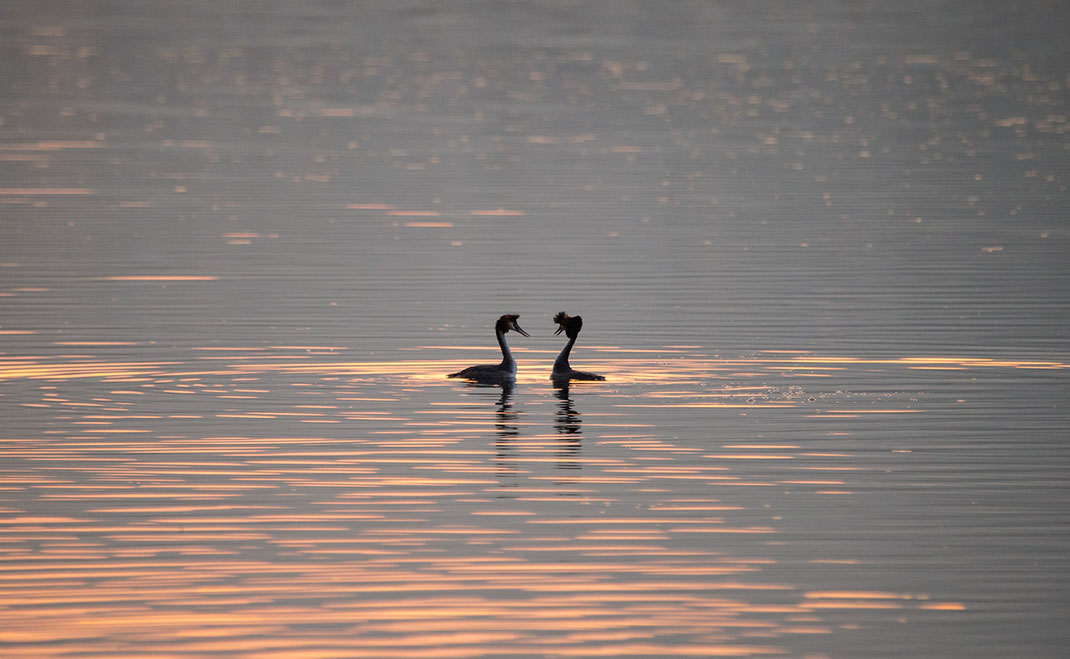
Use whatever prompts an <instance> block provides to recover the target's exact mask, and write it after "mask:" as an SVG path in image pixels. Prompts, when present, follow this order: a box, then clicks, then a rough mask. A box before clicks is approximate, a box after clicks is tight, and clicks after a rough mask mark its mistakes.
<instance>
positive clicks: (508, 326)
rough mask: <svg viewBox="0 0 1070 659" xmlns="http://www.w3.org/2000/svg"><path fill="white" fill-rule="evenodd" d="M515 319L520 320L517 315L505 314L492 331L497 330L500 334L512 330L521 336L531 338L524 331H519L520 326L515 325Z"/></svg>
mask: <svg viewBox="0 0 1070 659" xmlns="http://www.w3.org/2000/svg"><path fill="white" fill-rule="evenodd" d="M517 318H520V315H519V314H515V313H507V314H505V315H504V316H502V317H501V318H499V319H498V322H497V323H495V324H494V329H496V330H498V331H499V332H501V333H502V334H504V333H506V332H508V331H509V330H513V331H515V332H516V333H517V334H519V335H521V336H531V335H530V334H528V333H527V332H525V331H524V330H522V329H520V325H517V324H516V319H517Z"/></svg>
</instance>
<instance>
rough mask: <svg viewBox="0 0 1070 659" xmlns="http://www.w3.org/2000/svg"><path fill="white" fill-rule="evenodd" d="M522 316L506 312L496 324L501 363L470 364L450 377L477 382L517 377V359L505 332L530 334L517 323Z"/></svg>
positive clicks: (499, 380)
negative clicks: (514, 357) (510, 348)
mask: <svg viewBox="0 0 1070 659" xmlns="http://www.w3.org/2000/svg"><path fill="white" fill-rule="evenodd" d="M519 317H520V316H518V315H516V314H505V315H504V316H502V317H501V318H499V319H498V322H496V323H495V324H494V335H495V336H496V337H498V346H499V347H500V348H501V349H502V361H501V363H500V364H482V365H479V366H469V367H468V368H466V369H464V370H462V371H457V372H456V373H450V374H449V376H448V377H451V378H462V379H465V380H475V381H477V382H488V383H493V382H509V381H512V380H513V379H515V378H516V360H515V359H513V353H512V352H511V351H510V350H509V344H508V343H507V342H506V340H505V334H506V332H508V331H509V330H513V331H515V332H516V333H517V334H520V335H521V336H530V335H529V334H528V333H527V332H525V331H524V330H522V329H521V328H520V325H518V324H517V323H516V320H517V318H519Z"/></svg>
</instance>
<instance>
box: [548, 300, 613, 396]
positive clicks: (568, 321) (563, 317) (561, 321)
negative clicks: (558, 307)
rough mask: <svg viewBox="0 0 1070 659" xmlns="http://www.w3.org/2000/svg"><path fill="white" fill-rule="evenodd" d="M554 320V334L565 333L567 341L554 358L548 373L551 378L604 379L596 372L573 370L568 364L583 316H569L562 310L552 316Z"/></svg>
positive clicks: (581, 325) (581, 326)
mask: <svg viewBox="0 0 1070 659" xmlns="http://www.w3.org/2000/svg"><path fill="white" fill-rule="evenodd" d="M554 322H555V323H557V325H558V328H557V331H556V332H554V336H556V335H558V334H560V333H561V332H564V333H565V336H567V337H568V343H566V344H565V347H564V348H562V349H561V353H560V354H559V355H558V356H557V359H556V360H554V372H553V373H551V374H550V379H551V380H565V381H568V380H605V379H606V377H605V376H604V375H598V374H596V373H584V372H583V371H574V370H572V367H571V366H569V365H568V354H569V353H570V352H572V346H574V345H576V337H578V336H579V335H580V330H581V329H582V328H583V318H580V317H579V316H570V315H568V314H567V313H565V312H564V311H560V312H558V314H557V315H556V316H554Z"/></svg>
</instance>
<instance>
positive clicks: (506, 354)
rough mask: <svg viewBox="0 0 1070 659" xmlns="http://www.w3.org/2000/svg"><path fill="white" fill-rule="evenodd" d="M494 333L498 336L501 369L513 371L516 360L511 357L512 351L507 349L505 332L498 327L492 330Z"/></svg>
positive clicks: (514, 370)
mask: <svg viewBox="0 0 1070 659" xmlns="http://www.w3.org/2000/svg"><path fill="white" fill-rule="evenodd" d="M494 335H495V336H497V337H498V345H499V346H500V347H501V349H502V363H501V369H502V370H503V371H509V372H511V373H515V372H516V360H515V359H513V353H512V351H510V350H509V344H508V343H506V341H505V332H503V331H501V330H500V329H496V330H494Z"/></svg>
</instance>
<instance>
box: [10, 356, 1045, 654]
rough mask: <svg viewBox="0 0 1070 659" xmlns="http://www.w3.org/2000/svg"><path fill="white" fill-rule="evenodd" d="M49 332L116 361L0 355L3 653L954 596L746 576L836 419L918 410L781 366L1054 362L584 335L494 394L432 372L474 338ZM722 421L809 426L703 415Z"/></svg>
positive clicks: (596, 629) (839, 482)
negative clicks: (373, 349)
mask: <svg viewBox="0 0 1070 659" xmlns="http://www.w3.org/2000/svg"><path fill="white" fill-rule="evenodd" d="M55 345H56V346H58V347H60V348H64V349H78V350H79V351H82V352H86V353H91V352H94V351H96V350H109V351H110V350H121V351H122V354H123V355H124V356H125V357H124V359H122V360H107V359H104V358H101V357H97V356H94V355H92V354H81V355H61V356H50V357H44V356H37V357H20V358H15V357H7V356H5V357H3V358H0V380H3V381H6V382H8V383H14V384H16V385H19V386H18V387H16V389H17V393H16V395H15V396H13V397H10V398H9V400H10V401H11V402H17V403H18V404H19V409H22V410H24V412H25V413H26V414H33V415H40V417H41V418H43V419H47V420H48V423H47V425H45V426H43V427H42V428H40V429H39V430H40V431H39V432H29V433H27V434H26V435H19V436H15V435H12V436H9V437H4V438H0V450H2V451H3V455H4V457H5V464H4V467H3V468H0V493H2V494H3V495H4V497H5V498H4V499H3V500H2V501H0V616H3V618H4V620H5V625H4V626H3V628H2V629H0V641H6V642H11V643H19V644H20V650H21V649H25V654H26V656H64V655H65V654H69V651H70V650H71V649H72V648H77V651H78V652H79V653H81V654H83V655H85V656H93V655H94V654H96V655H97V656H108V654H109V653H110V652H113V651H114V648H115V647H116V646H117V644H118V645H120V646H123V647H136V648H137V650H138V652H141V653H142V654H146V655H150V654H153V653H155V654H159V655H182V654H185V655H186V656H210V655H213V654H226V653H235V652H238V653H243V654H245V655H248V656H277V657H287V658H289V657H300V656H310V657H311V656H338V655H344V656H374V657H430V656H464V657H470V656H472V657H474V656H489V655H498V656H500V655H501V653H502V652H512V653H515V654H521V655H522V654H530V655H537V656H562V657H567V656H577V657H579V656H600V655H604V656H622V655H627V654H628V653H630V652H635V653H639V654H644V653H645V654H647V655H649V656H673V655H674V654H678V655H682V656H696V654H697V655H699V656H718V655H740V654H743V655H759V654H785V653H788V650H787V648H790V647H793V646H792V641H791V639H792V638H794V637H796V636H803V635H815V634H835V633H837V631H838V630H840V629H842V628H844V626H845V625H850V624H853V621H854V620H855V619H856V618H854V617H852V616H856V615H869V616H873V615H884V616H902V615H903V614H904V613H905V612H911V613H913V614H915V615H920V614H923V613H925V614H929V615H956V612H962V611H965V610H966V607H965V605H964V604H962V603H961V602H958V601H954V600H952V599H950V598H946V597H939V598H937V597H931V596H929V595H925V594H910V593H885V592H881V591H866V590H857V589H852V588H850V587H849V584H850V581H851V580H850V578H849V577H844V580H843V581H844V586H845V587H843V588H842V589H827V590H809V591H806V590H803V589H801V588H799V587H797V586H796V585H794V584H791V583H785V582H783V581H780V580H776V579H773V578H772V577H770V576H769V574H770V573H771V572H772V569H773V568H774V567H782V566H781V564H780V563H779V562H778V561H779V560H781V555H782V554H781V553H770V548H777V547H790V546H791V544H790V543H791V542H792V540H793V536H792V534H791V533H790V532H786V531H785V529H784V528H783V527H782V525H781V523H780V519H781V516H780V514H779V513H782V512H783V505H782V498H783V497H785V496H796V495H799V494H802V495H805V496H806V497H811V498H812V497H818V496H830V495H836V497H838V498H836V499H833V498H829V499H827V500H828V501H836V502H837V504H839V505H842V504H840V502H841V501H850V500H851V499H852V498H854V497H856V496H857V495H855V494H853V492H854V491H855V490H857V489H859V485H860V484H862V485H864V483H863V482H862V481H860V480H858V476H856V474H861V475H865V474H868V473H871V467H870V466H868V465H867V463H865V462H864V461H863V460H862V459H860V457H859V456H858V455H857V454H856V453H855V452H853V451H852V450H851V448H850V447H851V446H852V445H851V444H849V443H848V441H849V439H850V437H851V436H852V433H855V432H857V431H856V428H858V427H862V426H861V425H859V424H860V423H861V422H857V421H856V422H851V421H850V419H856V420H857V419H873V420H879V419H883V420H885V422H889V420H890V422H894V420H895V419H897V418H907V417H913V418H923V417H924V416H925V415H926V414H927V412H926V410H925V409H924V406H922V405H919V404H916V403H915V402H914V401H905V400H904V398H903V397H880V396H854V397H851V396H844V395H825V396H823V397H822V396H820V395H815V393H814V392H812V391H809V390H808V389H807V387H810V386H812V385H810V384H807V385H806V386H805V387H802V386H798V385H796V384H792V382H793V380H794V379H795V378H796V377H797V376H798V375H799V374H800V373H804V374H805V373H810V372H811V371H813V372H816V371H817V370H820V369H828V370H827V371H824V372H825V373H826V374H828V373H834V372H836V371H834V370H833V369H840V370H841V371H843V370H845V371H847V372H851V371H852V370H854V369H865V370H866V371H882V370H890V371H898V372H901V373H909V372H911V371H913V370H914V369H915V367H919V366H920V367H925V366H937V367H941V368H942V367H945V366H953V365H957V366H958V367H961V368H963V369H965V370H966V371H967V373H976V372H977V371H978V370H980V369H1020V368H1037V369H1041V368H1043V369H1052V368H1065V365H1063V364H1061V363H1057V362H1009V361H1004V362H992V361H987V360H959V361H954V360H948V359H943V358H939V359H938V358H932V359H929V360H919V359H917V358H911V359H901V360H856V359H853V358H833V357H823V356H815V355H813V354H810V353H789V352H783V351H778V352H776V353H759V355H758V356H757V357H753V358H746V359H715V358H709V357H706V356H697V355H693V354H692V353H690V352H689V351H691V350H700V349H701V347H695V346H673V347H671V348H668V349H666V350H665V351H651V352H629V351H623V350H617V349H615V348H612V347H602V348H600V349H599V350H596V351H592V352H591V353H587V354H588V355H589V358H588V359H585V360H584V362H585V364H586V363H588V362H589V363H590V365H591V366H590V367H591V369H592V370H598V371H599V372H602V373H605V374H606V375H607V377H608V379H607V381H606V382H597V383H577V384H576V385H575V386H572V387H570V388H569V389H568V390H561V389H554V388H553V387H552V385H551V383H550V382H549V381H548V373H549V370H550V367H551V361H550V360H551V359H552V358H553V351H546V350H534V349H532V350H517V353H516V354H517V356H518V359H519V361H520V368H521V371H520V375H519V377H518V378H517V385H516V387H515V388H512V387H510V388H508V389H503V388H501V387H491V388H480V387H472V386H469V385H467V384H465V383H460V382H456V381H452V380H447V379H446V378H445V374H446V373H448V372H450V371H452V370H455V369H456V368H458V367H461V366H464V365H469V364H471V363H472V362H473V360H474V359H476V360H478V359H479V356H480V355H483V354H491V353H490V352H489V351H488V349H487V348H486V347H472V346H446V347H437V348H435V347H426V348H419V349H415V350H407V351H405V352H404V353H401V354H406V355H411V356H412V357H415V358H412V359H392V360H391V359H388V360H383V361H368V360H353V359H352V358H351V357H349V356H348V355H347V351H348V350H349V348H348V347H346V346H338V345H325V344H322V343H321V342H318V341H314V342H309V343H308V344H301V343H297V344H290V345H283V344H280V345H272V346H203V347H200V348H197V349H196V350H194V351H191V352H192V354H193V357H192V358H191V359H188V360H183V361H138V360H137V359H134V358H131V357H130V355H135V354H138V352H139V351H140V350H142V349H144V348H145V346H143V345H141V344H139V343H138V342H131V341H95V340H93V339H91V338H89V339H78V338H72V339H69V340H63V341H58V342H55ZM414 352H415V353H416V354H414ZM423 355H434V358H421V357H422V356H423ZM443 355H445V356H447V358H442V356H443ZM455 355H460V356H459V357H456V356H455ZM741 374H745V375H741ZM23 385H25V386H23ZM22 406H29V407H22ZM659 414H660V415H662V416H661V419H665V418H673V417H672V416H671V415H676V414H709V415H710V416H709V418H710V419H712V421H711V430H710V436H709V438H703V440H702V441H695V440H694V439H690V440H689V439H686V438H684V439H680V438H677V437H675V436H673V435H672V434H671V433H669V432H666V431H665V429H664V428H663V427H662V425H661V424H662V422H663V421H661V420H659V418H658V417H657V416H656V415H659ZM745 414H754V415H758V414H764V415H769V416H768V417H767V418H772V419H787V418H789V416H790V418H791V419H793V420H799V419H806V420H807V421H806V424H807V426H806V427H808V428H813V429H815V430H816V432H814V433H813V434H806V435H804V436H796V435H785V434H776V435H773V434H770V435H769V436H768V437H766V436H764V434H759V433H755V434H745V435H744V434H740V433H739V428H741V427H743V426H739V425H738V424H737V425H736V426H734V428H735V429H736V430H735V432H733V433H722V432H720V431H719V429H718V428H719V426H718V424H717V423H715V421H717V420H718V419H722V420H723V419H726V418H729V417H728V416H727V415H731V418H737V417H738V416H740V415H745ZM651 415H655V416H651ZM852 423H853V425H845V424H852ZM310 424H313V425H310ZM761 427H762V428H772V429H775V428H776V426H775V425H770V426H765V425H761ZM297 428H302V429H303V430H302V431H300V432H298V431H297V430H296V429H297ZM848 431H850V432H848ZM814 437H816V438H818V439H814ZM829 442H835V444H829ZM896 450H899V449H896ZM766 504H768V505H769V506H775V507H776V510H777V513H778V514H776V515H774V514H773V512H772V510H771V509H769V508H766ZM31 511H32V512H31ZM803 562H804V563H805V564H808V565H813V566H821V569H823V570H831V571H835V570H838V569H847V568H850V569H865V563H864V562H863V561H860V560H858V559H856V558H854V557H853V556H850V555H847V556H839V557H835V558H817V557H805V558H804V561H803ZM777 574H782V575H783V574H785V572H784V571H783V570H779V571H778V572H777ZM787 574H790V572H789V573H787Z"/></svg>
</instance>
